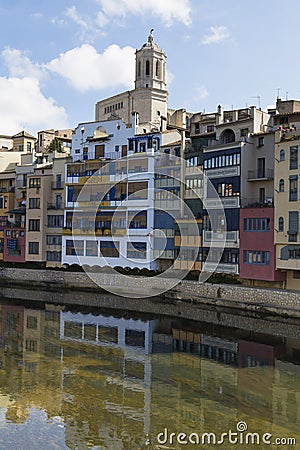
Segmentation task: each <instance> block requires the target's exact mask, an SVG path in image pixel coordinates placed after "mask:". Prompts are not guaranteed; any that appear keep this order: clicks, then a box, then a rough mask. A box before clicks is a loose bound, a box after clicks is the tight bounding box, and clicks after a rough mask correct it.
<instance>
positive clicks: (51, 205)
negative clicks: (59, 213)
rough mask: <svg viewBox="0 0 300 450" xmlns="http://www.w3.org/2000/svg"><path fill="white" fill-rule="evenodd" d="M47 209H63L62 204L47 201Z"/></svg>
mask: <svg viewBox="0 0 300 450" xmlns="http://www.w3.org/2000/svg"><path fill="white" fill-rule="evenodd" d="M47 209H56V210H60V209H63V205H54V204H52V203H47Z"/></svg>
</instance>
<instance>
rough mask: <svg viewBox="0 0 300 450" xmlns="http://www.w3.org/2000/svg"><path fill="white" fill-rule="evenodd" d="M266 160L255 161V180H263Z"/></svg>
mask: <svg viewBox="0 0 300 450" xmlns="http://www.w3.org/2000/svg"><path fill="white" fill-rule="evenodd" d="M265 172H266V160H265V158H258V160H257V178H265V175H266V174H265Z"/></svg>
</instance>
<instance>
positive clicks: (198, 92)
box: [195, 85, 208, 100]
mask: <svg viewBox="0 0 300 450" xmlns="http://www.w3.org/2000/svg"><path fill="white" fill-rule="evenodd" d="M206 97H208V90H207V89H206V87H205V86H203V85H201V86H198V87H197V88H196V89H195V100H204V99H205V98H206Z"/></svg>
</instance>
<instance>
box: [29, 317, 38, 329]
mask: <svg viewBox="0 0 300 450" xmlns="http://www.w3.org/2000/svg"><path fill="white" fill-rule="evenodd" d="M27 328H30V329H31V330H36V329H37V317H36V316H27Z"/></svg>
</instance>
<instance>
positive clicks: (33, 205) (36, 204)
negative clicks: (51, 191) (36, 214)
mask: <svg viewBox="0 0 300 450" xmlns="http://www.w3.org/2000/svg"><path fill="white" fill-rule="evenodd" d="M29 209H40V199H39V198H30V199H29Z"/></svg>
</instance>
